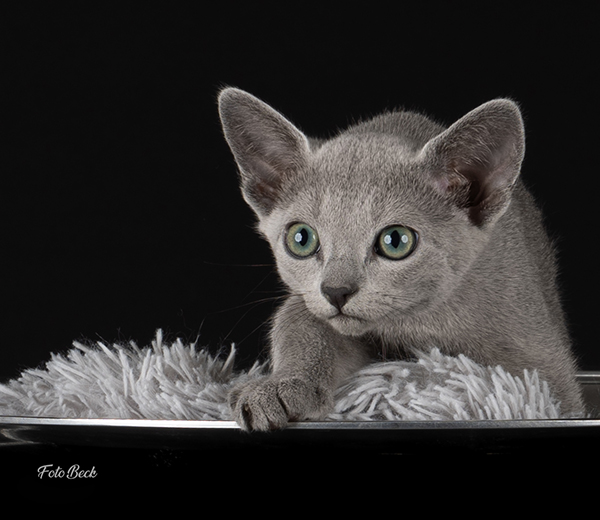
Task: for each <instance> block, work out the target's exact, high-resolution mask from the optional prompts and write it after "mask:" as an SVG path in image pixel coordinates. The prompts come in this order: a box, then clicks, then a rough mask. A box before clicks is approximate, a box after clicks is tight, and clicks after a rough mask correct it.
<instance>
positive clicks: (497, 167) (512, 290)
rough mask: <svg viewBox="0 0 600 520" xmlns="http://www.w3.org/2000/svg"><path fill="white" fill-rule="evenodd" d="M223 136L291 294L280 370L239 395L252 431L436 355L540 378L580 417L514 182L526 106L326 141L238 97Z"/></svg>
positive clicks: (280, 314)
mask: <svg viewBox="0 0 600 520" xmlns="http://www.w3.org/2000/svg"><path fill="white" fill-rule="evenodd" d="M219 112H220V117H221V122H222V125H223V130H224V134H225V138H226V140H227V142H228V144H229V146H230V148H231V150H232V152H233V155H234V158H235V161H236V162H237V165H238V167H239V174H240V180H241V189H242V193H243V196H244V198H245V200H246V201H247V202H248V204H249V205H250V206H251V207H252V209H253V210H254V211H255V213H256V215H257V217H258V229H259V231H260V233H261V234H262V235H263V236H264V237H265V238H266V239H267V240H268V242H269V243H270V245H271V248H272V251H273V254H274V257H275V259H276V262H277V269H278V272H279V275H280V277H281V279H282V280H283V282H284V283H285V285H286V286H287V288H288V289H289V296H288V297H287V300H286V301H285V303H284V304H283V305H282V306H281V307H280V308H279V309H278V311H277V312H276V314H275V316H274V319H273V323H272V329H271V336H270V341H271V363H272V372H271V374H270V375H269V376H266V377H265V378H264V379H261V380H258V381H252V382H249V383H247V384H245V385H241V386H240V387H238V388H235V389H234V390H233V391H232V392H231V394H230V405H231V409H232V413H233V416H234V417H235V419H236V421H237V422H238V423H239V424H240V425H241V426H242V427H243V428H244V429H249V430H269V429H276V428H281V427H283V426H285V425H286V424H287V423H288V421H296V420H303V419H315V420H317V419H320V418H323V417H324V415H326V414H327V413H328V411H330V408H331V406H332V396H333V391H334V390H335V388H336V386H337V385H338V384H339V383H340V382H341V381H342V380H343V379H344V378H346V377H348V376H349V375H351V374H352V373H353V372H355V371H356V370H358V369H359V368H360V367H362V366H364V365H365V364H367V363H369V362H370V361H371V360H373V359H376V358H377V356H378V355H380V354H381V352H385V353H386V355H390V354H393V355H398V356H400V355H405V354H410V350H411V348H418V349H421V350H426V349H429V348H431V347H433V346H436V347H438V348H440V349H441V350H442V351H443V352H444V353H446V354H449V355H457V354H459V353H462V354H465V355H466V356H468V357H470V358H471V359H473V360H475V361H477V362H479V363H481V364H484V365H493V366H495V365H498V364H500V365H502V366H503V367H504V368H505V369H506V370H508V371H509V372H510V371H514V372H516V373H518V372H520V371H522V370H523V369H524V368H527V369H537V370H538V371H539V373H540V376H541V377H542V378H544V379H546V380H547V381H548V382H549V384H550V385H551V387H552V390H553V392H554V393H555V395H556V396H557V397H558V398H559V399H560V400H561V405H562V409H563V411H565V412H569V411H571V412H573V413H579V412H581V410H582V400H581V393H580V388H579V386H578V384H577V382H576V379H575V370H576V366H575V361H574V358H573V355H572V353H571V350H570V340H569V336H568V333H567V329H566V326H565V320H564V316H563V312H562V310H561V305H560V301H559V294H558V290H557V284H556V265H555V258H554V252H553V248H552V245H551V243H550V241H549V239H548V237H547V234H546V232H545V230H544V227H543V223H542V217H541V214H540V212H539V210H538V209H537V207H536V205H535V204H534V201H533V199H532V196H531V195H530V194H529V193H528V191H527V190H526V189H525V187H524V185H523V183H522V181H521V179H520V167H521V162H522V160H523V154H524V149H525V142H524V141H525V138H524V128H523V121H522V118H521V114H520V111H519V108H518V107H517V105H516V104H515V103H514V102H512V101H510V100H506V99H496V100H493V101H490V102H488V103H485V104H483V105H481V106H480V107H478V108H476V109H475V110H473V111H471V112H469V113H468V114H467V115H465V116H464V117H462V118H461V119H460V120H458V121H457V122H455V123H454V124H452V125H451V126H450V127H448V128H445V127H444V126H441V125H440V124H437V123H436V122H434V121H432V120H430V119H429V118H426V117H424V116H422V115H420V114H417V113H413V112H407V111H395V112H389V113H384V114H382V115H380V116H377V117H375V118H373V119H371V120H368V121H364V122H361V123H358V124H355V125H353V126H351V127H349V128H348V129H346V130H345V131H342V132H340V133H338V134H337V135H336V136H335V137H333V138H331V139H327V140H317V139H311V138H309V137H307V136H305V135H304V134H303V133H302V132H301V131H300V130H299V129H298V128H297V127H296V126H294V125H293V124H292V123H291V122H289V121H288V120H287V119H286V118H285V117H283V116H282V115H281V114H279V113H278V112H277V111H275V110H274V109H273V108H271V107H269V106H268V105H266V104H265V103H263V102H262V101H260V100H258V99H257V98H255V97H254V96H252V95H250V94H248V93H246V92H243V91H241V90H238V89H235V88H227V89H224V90H223V91H221V93H220V96H219Z"/></svg>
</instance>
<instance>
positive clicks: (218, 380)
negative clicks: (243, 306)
mask: <svg viewBox="0 0 600 520" xmlns="http://www.w3.org/2000/svg"><path fill="white" fill-rule="evenodd" d="M73 345H74V348H73V349H71V350H70V351H68V352H67V353H66V355H59V354H55V355H53V356H52V358H51V360H50V361H49V362H48V363H47V364H46V367H45V369H43V370H41V369H31V370H26V371H25V372H23V373H22V374H21V376H20V377H19V378H18V379H14V380H12V381H10V382H8V383H7V384H5V385H0V415H15V416H35V417H69V418H128V419H188V420H231V416H230V413H229V409H228V406H227V392H228V391H229V389H230V388H231V387H232V386H233V385H235V384H237V383H238V382H241V381H243V380H248V379H252V378H256V377H259V376H261V375H264V374H265V373H266V372H267V371H268V367H267V366H266V365H259V364H255V365H254V366H253V367H252V368H250V369H249V370H245V371H242V372H235V371H234V370H233V365H234V358H235V348H234V347H232V348H231V352H230V353H229V355H228V357H226V358H223V357H214V356H211V355H210V354H209V353H208V352H207V351H206V350H203V349H200V348H197V347H196V345H195V344H191V345H184V344H183V343H182V342H181V341H180V340H177V341H175V342H174V343H172V344H165V342H164V341H163V337H162V333H161V331H158V332H157V335H156V339H155V340H154V341H153V342H152V345H151V346H150V347H146V348H139V347H138V346H137V345H135V344H134V343H130V344H127V345H117V344H115V345H113V346H112V347H110V346H107V345H105V344H103V343H97V345H95V346H93V347H90V346H85V345H83V344H81V343H77V342H76V343H74V344H73ZM560 417H561V412H560V405H559V403H557V401H556V400H555V399H554V398H553V397H552V395H551V394H550V392H549V390H548V385H547V384H546V382H544V381H541V380H540V379H539V378H538V375H537V373H536V372H528V371H523V373H522V374H519V375H511V374H508V373H507V372H505V371H504V370H503V369H502V368H501V367H483V366H480V365H478V364H476V363H474V362H473V361H471V360H469V359H468V358H466V357H464V356H459V357H458V358H453V357H448V356H445V355H443V354H442V353H441V352H440V351H439V350H437V349H433V350H432V351H431V352H429V353H420V354H419V355H418V360H417V361H416V362H407V361H398V362H382V363H375V364H373V365H370V366H368V367H366V368H364V369H363V370H361V371H360V372H359V373H357V374H356V375H355V376H354V377H353V378H351V379H350V380H348V381H347V382H346V384H344V385H343V386H342V387H341V388H339V389H338V391H337V394H336V404H335V409H334V411H333V412H332V413H331V415H330V416H329V417H328V420H336V421H341V420H343V421H348V420H355V421H373V420H409V421H415V420H472V419H480V420H482V419H554V418H560Z"/></svg>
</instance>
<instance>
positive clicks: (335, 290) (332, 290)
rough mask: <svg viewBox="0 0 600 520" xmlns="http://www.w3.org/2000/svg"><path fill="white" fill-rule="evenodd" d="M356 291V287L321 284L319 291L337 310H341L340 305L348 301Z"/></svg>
mask: <svg viewBox="0 0 600 520" xmlns="http://www.w3.org/2000/svg"><path fill="white" fill-rule="evenodd" d="M356 291H358V289H357V288H356V287H346V286H344V287H328V286H326V285H321V292H322V293H323V295H324V296H325V298H327V300H329V303H331V305H333V306H334V307H336V308H337V310H338V311H341V310H342V307H343V306H344V305H346V303H348V300H349V299H350V297H351V296H353V295H354V294H355V293H356Z"/></svg>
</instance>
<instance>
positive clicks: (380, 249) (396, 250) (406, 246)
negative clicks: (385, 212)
mask: <svg viewBox="0 0 600 520" xmlns="http://www.w3.org/2000/svg"><path fill="white" fill-rule="evenodd" d="M416 245H417V233H416V232H414V231H413V230H412V229H409V228H407V227H404V226H389V227H386V228H385V229H384V230H383V231H382V232H381V233H379V235H378V237H377V240H376V241H375V252H376V253H377V254H378V255H379V256H383V257H384V258H387V259H389V260H402V259H403V258H406V257H407V256H408V255H410V254H411V253H412V252H413V251H414V250H415V247H416Z"/></svg>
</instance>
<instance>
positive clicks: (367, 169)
mask: <svg viewBox="0 0 600 520" xmlns="http://www.w3.org/2000/svg"><path fill="white" fill-rule="evenodd" d="M418 151H419V150H415V148H414V146H411V143H408V142H407V141H405V140H403V139H401V138H399V137H396V136H393V135H386V134H364V135H361V134H342V135H340V136H338V137H337V138H334V139H331V140H330V141H327V142H325V143H324V144H323V145H322V146H321V147H320V148H319V149H318V150H316V152H315V153H314V154H313V160H312V166H313V168H315V169H316V170H318V171H319V172H320V173H321V175H326V174H328V173H329V174H332V175H334V176H345V177H356V178H358V179H362V178H364V177H365V175H375V176H382V175H384V174H385V173H387V172H388V171H389V170H390V168H394V167H396V168H398V167H401V166H405V165H407V164H408V163H410V162H411V161H413V160H414V159H415V157H416V156H417V155H418Z"/></svg>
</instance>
